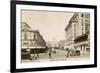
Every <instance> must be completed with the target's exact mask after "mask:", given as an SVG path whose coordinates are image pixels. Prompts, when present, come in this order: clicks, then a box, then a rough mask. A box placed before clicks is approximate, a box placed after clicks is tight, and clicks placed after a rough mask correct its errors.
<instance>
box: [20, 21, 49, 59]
mask: <svg viewBox="0 0 100 73" xmlns="http://www.w3.org/2000/svg"><path fill="white" fill-rule="evenodd" d="M21 48H22V49H21V55H22V59H25V58H26V59H27V58H30V55H31V54H37V55H38V56H39V53H43V52H45V51H46V50H47V49H48V48H47V46H46V42H45V40H44V39H43V37H42V36H41V34H40V32H39V31H38V30H31V27H30V26H29V25H28V24H27V23H25V22H22V29H21Z"/></svg>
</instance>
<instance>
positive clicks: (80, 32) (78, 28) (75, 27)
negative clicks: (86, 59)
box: [65, 13, 90, 54]
mask: <svg viewBox="0 0 100 73" xmlns="http://www.w3.org/2000/svg"><path fill="white" fill-rule="evenodd" d="M65 31H66V41H67V40H68V41H67V42H68V43H69V42H70V44H68V43H66V47H69V48H73V49H74V50H80V52H81V54H85V53H87V52H89V51H90V14H89V13H75V14H74V15H73V16H72V18H71V19H70V21H69V24H68V26H67V27H66V28H65ZM67 45H68V46H67ZM70 46H71V47H70Z"/></svg>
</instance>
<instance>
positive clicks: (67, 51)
mask: <svg viewBox="0 0 100 73" xmlns="http://www.w3.org/2000/svg"><path fill="white" fill-rule="evenodd" d="M69 53H70V51H69V48H66V57H67V58H68V57H69Z"/></svg>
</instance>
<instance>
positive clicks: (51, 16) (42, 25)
mask: <svg viewBox="0 0 100 73" xmlns="http://www.w3.org/2000/svg"><path fill="white" fill-rule="evenodd" d="M72 15H73V13H69V12H50V11H32V10H22V22H26V23H27V24H28V25H29V26H30V27H31V29H32V30H39V31H40V34H41V35H42V36H43V38H44V40H45V41H52V40H53V39H55V40H56V41H59V40H64V39H65V27H66V26H67V25H68V22H69V20H70V18H71V17H72Z"/></svg>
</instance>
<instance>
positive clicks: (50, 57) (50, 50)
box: [49, 49, 52, 59]
mask: <svg viewBox="0 0 100 73" xmlns="http://www.w3.org/2000/svg"><path fill="white" fill-rule="evenodd" d="M51 52H52V50H51V49H49V58H50V59H51Z"/></svg>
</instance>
